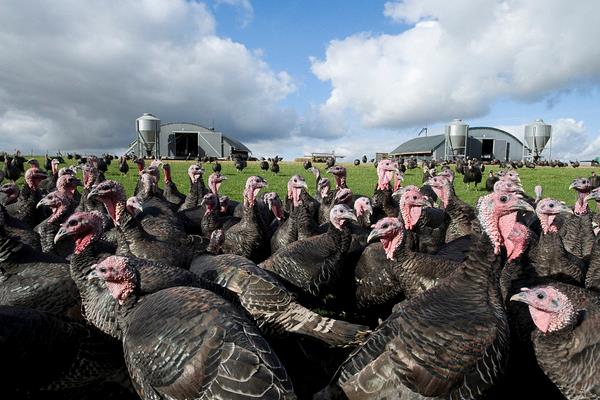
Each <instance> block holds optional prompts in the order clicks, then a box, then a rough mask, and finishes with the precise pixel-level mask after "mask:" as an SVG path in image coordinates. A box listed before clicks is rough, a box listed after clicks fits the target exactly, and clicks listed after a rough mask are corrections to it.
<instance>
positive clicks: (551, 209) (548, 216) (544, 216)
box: [535, 199, 573, 233]
mask: <svg viewBox="0 0 600 400" xmlns="http://www.w3.org/2000/svg"><path fill="white" fill-rule="evenodd" d="M535 213H536V214H537V216H538V218H539V220H540V224H541V225H542V230H543V231H544V233H550V232H558V227H557V226H556V225H554V220H555V218H556V216H557V215H559V214H573V210H571V209H570V208H569V207H568V206H567V205H566V204H565V203H563V202H561V201H558V200H555V199H543V200H540V201H539V202H538V204H537V206H536V208H535Z"/></svg>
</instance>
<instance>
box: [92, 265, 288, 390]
mask: <svg viewBox="0 0 600 400" xmlns="http://www.w3.org/2000/svg"><path fill="white" fill-rule="evenodd" d="M96 273H97V274H98V275H99V276H100V277H101V278H102V279H103V280H105V281H106V285H107V286H108V287H109V288H110V293H111V294H112V296H113V297H114V299H115V300H116V301H117V302H118V304H119V306H118V315H117V317H118V323H119V326H120V327H121V329H122V330H123V338H122V342H123V349H124V352H125V361H126V363H127V367H128V370H129V374H130V376H131V378H132V381H133V383H134V387H135V389H136V391H137V392H138V394H139V395H140V397H141V398H143V399H147V400H151V399H165V400H166V399H191V398H196V399H199V398H215V399H216V398H222V399H231V398H237V399H250V398H267V399H294V398H295V395H294V394H293V389H292V384H291V382H290V380H289V378H288V375H287V373H286V371H285V369H284V367H283V365H282V364H281V362H280V361H279V359H278V358H277V356H276V355H275V353H274V352H273V350H272V349H271V348H270V346H269V344H268V343H267V342H266V341H265V340H264V339H263V338H262V337H261V336H260V332H259V331H258V329H257V328H256V327H255V326H254V324H253V323H252V322H251V321H250V320H249V319H248V318H247V317H246V316H245V315H244V313H243V312H240V311H238V309H237V308H236V307H235V306H233V305H232V304H231V303H229V302H227V301H226V300H224V299H223V298H221V297H219V296H218V295H216V294H214V293H212V292H210V291H208V290H205V289H201V288H193V287H173V288H168V289H164V290H160V291H158V292H156V293H153V294H148V295H144V294H143V292H141V288H140V282H139V280H138V278H137V277H138V275H137V274H136V273H135V272H132V271H131V270H130V269H127V268H116V269H107V270H105V271H104V272H103V271H99V270H98V271H96ZM174 321H179V323H176V324H174Z"/></svg>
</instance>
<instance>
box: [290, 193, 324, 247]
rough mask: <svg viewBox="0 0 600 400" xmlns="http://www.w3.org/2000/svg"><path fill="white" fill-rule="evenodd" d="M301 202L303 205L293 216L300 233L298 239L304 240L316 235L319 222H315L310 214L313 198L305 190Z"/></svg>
mask: <svg viewBox="0 0 600 400" xmlns="http://www.w3.org/2000/svg"><path fill="white" fill-rule="evenodd" d="M300 200H301V201H302V204H300V206H299V207H298V208H297V209H294V211H293V214H294V215H295V217H296V221H295V225H296V229H297V232H298V239H304V238H307V237H310V236H312V235H314V233H315V232H316V231H317V229H318V226H317V221H315V219H314V218H313V216H312V215H311V212H310V201H311V200H312V198H311V197H310V196H309V195H308V193H306V192H305V191H304V190H303V191H302V194H301V195H300Z"/></svg>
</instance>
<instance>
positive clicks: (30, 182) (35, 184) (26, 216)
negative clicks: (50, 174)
mask: <svg viewBox="0 0 600 400" xmlns="http://www.w3.org/2000/svg"><path fill="white" fill-rule="evenodd" d="M45 178H46V174H45V173H43V172H42V171H40V170H39V169H37V168H35V167H32V168H29V169H28V170H27V172H25V183H24V184H23V187H22V188H21V191H20V193H19V197H18V198H17V201H15V202H14V203H12V204H9V205H7V206H6V212H7V213H8V214H9V215H10V216H11V217H13V218H15V219H18V220H20V221H21V222H23V223H24V224H25V225H26V226H28V227H29V228H31V229H33V228H34V227H35V226H36V225H37V224H38V223H40V222H41V221H42V220H43V219H44V216H43V214H42V213H41V212H40V211H39V210H37V209H36V206H37V203H38V202H39V201H40V200H41V199H42V194H41V192H40V190H39V185H40V183H41V182H42V180H44V179H45Z"/></svg>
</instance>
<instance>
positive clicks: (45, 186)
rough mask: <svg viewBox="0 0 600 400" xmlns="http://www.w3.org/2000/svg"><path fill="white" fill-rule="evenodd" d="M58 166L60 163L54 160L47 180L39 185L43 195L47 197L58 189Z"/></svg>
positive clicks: (51, 162)
mask: <svg viewBox="0 0 600 400" xmlns="http://www.w3.org/2000/svg"><path fill="white" fill-rule="evenodd" d="M46 157H47V155H46ZM58 164H59V161H58V160H57V159H56V158H53V159H52V160H51V161H50V169H49V173H50V175H48V177H47V178H46V179H44V180H43V181H41V182H40V185H39V188H40V192H41V193H42V195H46V194H48V193H50V192H52V191H54V190H55V189H56V180H57V179H58ZM47 170H48V169H47Z"/></svg>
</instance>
